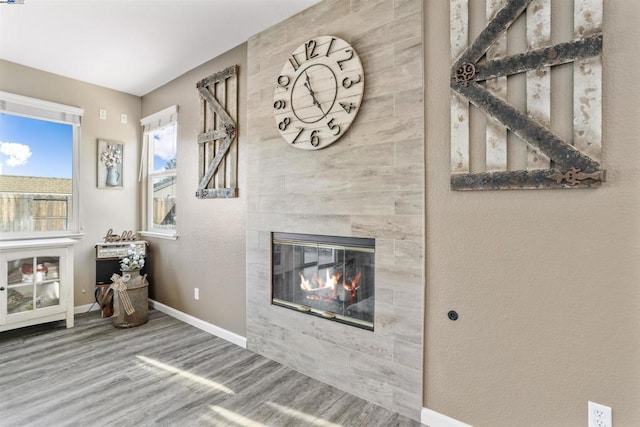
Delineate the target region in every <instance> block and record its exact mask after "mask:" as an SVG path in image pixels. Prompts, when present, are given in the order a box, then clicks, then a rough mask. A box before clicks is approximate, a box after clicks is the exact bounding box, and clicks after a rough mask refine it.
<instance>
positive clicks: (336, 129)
mask: <svg viewBox="0 0 640 427" xmlns="http://www.w3.org/2000/svg"><path fill="white" fill-rule="evenodd" d="M334 120H335V119H331V120H329V121H328V122H327V126H328V127H329V129H331V130H332V131H334V133H333V135H334V136H335V135H339V134H340V125H337V124H335V123H333V121H334Z"/></svg>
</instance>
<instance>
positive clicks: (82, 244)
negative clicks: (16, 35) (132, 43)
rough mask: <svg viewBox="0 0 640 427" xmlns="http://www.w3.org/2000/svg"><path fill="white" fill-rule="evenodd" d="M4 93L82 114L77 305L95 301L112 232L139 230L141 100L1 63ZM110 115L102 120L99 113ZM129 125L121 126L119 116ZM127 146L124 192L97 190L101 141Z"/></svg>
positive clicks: (125, 151)
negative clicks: (100, 246)
mask: <svg viewBox="0 0 640 427" xmlns="http://www.w3.org/2000/svg"><path fill="white" fill-rule="evenodd" d="M0 76H2V77H1V78H0V90H2V91H5V92H11V93H15V94H18V95H23V96H30V97H33V98H39V99H43V100H46V101H52V102H58V103H61V104H67V105H71V106H75V107H80V108H83V109H84V115H83V117H82V128H81V144H80V175H81V179H80V216H81V226H82V232H83V233H84V236H82V238H81V239H80V241H79V243H78V244H76V245H75V247H74V249H75V275H74V278H75V305H76V306H78V305H85V304H91V303H92V302H93V301H94V297H93V291H94V287H95V249H94V245H95V244H96V243H97V242H99V241H102V237H103V236H104V235H105V234H106V232H107V230H108V229H109V228H113V229H114V232H116V233H120V232H121V231H122V230H137V229H138V226H137V223H138V216H137V212H138V187H137V177H138V173H137V170H138V161H139V153H138V151H139V140H140V138H139V129H140V98H139V97H137V96H133V95H128V94H125V93H122V92H117V91H114V90H111V89H107V88H104V87H101V86H96V85H92V84H89V83H84V82H80V81H78V80H73V79H69V78H66V77H61V76H58V75H55V74H51V73H46V72H43V71H40V70H36V69H34V68H29V67H25V66H22V65H18V64H15V63H12V62H8V61H4V60H0ZM101 108H105V109H106V110H107V120H101V119H100V116H99V110H100V109H101ZM121 113H126V114H127V116H128V121H127V123H126V124H122V123H120V114H121ZM98 138H102V139H110V140H115V141H121V142H122V143H123V144H124V165H123V175H124V181H123V183H124V186H123V189H119V190H114V189H98V188H97V182H96V181H97V178H96V174H97V170H96V158H97V152H98V142H97V139H98Z"/></svg>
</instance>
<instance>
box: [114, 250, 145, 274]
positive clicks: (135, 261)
mask: <svg viewBox="0 0 640 427" xmlns="http://www.w3.org/2000/svg"><path fill="white" fill-rule="evenodd" d="M142 267H144V254H143V253H141V252H140V251H139V250H138V248H137V247H136V245H134V244H131V245H129V249H128V250H127V256H125V257H122V258H120V270H122V271H131V270H140V269H141V268H142Z"/></svg>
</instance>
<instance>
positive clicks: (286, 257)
mask: <svg viewBox="0 0 640 427" xmlns="http://www.w3.org/2000/svg"><path fill="white" fill-rule="evenodd" d="M374 251H375V241H374V239H361V238H352V237H332V236H314V235H301V234H291V233H273V239H272V287H273V288H272V302H273V304H276V305H280V306H283V307H287V308H291V309H295V310H298V311H301V312H304V313H308V314H313V315H317V316H322V317H324V318H327V319H331V320H335V321H338V322H342V323H347V324H350V325H354V326H358V327H361V328H364V329H369V330H373V318H374V305H375V304H374V283H375V281H374V270H375V252H374Z"/></svg>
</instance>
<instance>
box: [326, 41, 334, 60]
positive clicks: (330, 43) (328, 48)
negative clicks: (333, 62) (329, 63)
mask: <svg viewBox="0 0 640 427" xmlns="http://www.w3.org/2000/svg"><path fill="white" fill-rule="evenodd" d="M335 40H336V38H335V37H331V41H330V42H329V47H327V54H326V55H325V56H327V57H328V56H329V54H330V53H331V46H332V45H333V42H334V41H335Z"/></svg>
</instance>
